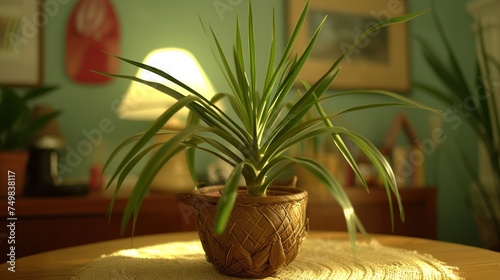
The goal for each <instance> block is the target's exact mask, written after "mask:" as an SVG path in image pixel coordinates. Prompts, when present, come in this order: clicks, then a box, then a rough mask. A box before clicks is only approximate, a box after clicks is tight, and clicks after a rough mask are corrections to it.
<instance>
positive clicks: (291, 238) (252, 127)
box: [102, 4, 432, 278]
mask: <svg viewBox="0 0 500 280" xmlns="http://www.w3.org/2000/svg"><path fill="white" fill-rule="evenodd" d="M307 9H308V4H306V5H305V7H304V10H303V12H302V14H301V16H300V19H299V20H298V22H297V24H296V27H295V30H294V32H293V34H292V36H291V38H290V40H289V42H288V43H287V44H286V47H285V50H284V51H283V53H282V54H281V56H279V57H278V56H277V46H276V44H277V43H276V42H277V36H276V20H275V18H274V17H273V21H272V25H271V26H272V30H271V32H272V45H271V48H270V51H269V58H268V60H267V70H266V71H265V73H264V76H265V79H264V80H263V81H262V83H260V81H259V82H258V81H257V76H258V75H257V71H259V70H258V69H257V67H256V54H255V44H256V43H255V41H254V25H253V18H254V17H253V13H252V7H251V4H250V5H249V13H248V33H247V35H248V36H247V40H246V42H245V41H244V40H243V36H242V33H241V31H240V25H239V23H238V22H237V23H236V42H235V45H234V49H233V53H232V54H231V55H227V54H225V53H224V51H223V48H222V46H221V45H220V41H219V39H218V37H217V36H216V35H215V32H214V31H213V30H212V29H211V28H205V31H206V33H207V36H208V37H210V38H212V39H213V45H214V48H213V49H212V51H213V53H214V54H216V59H217V62H218V64H219V66H220V68H221V70H222V72H223V73H224V75H225V78H226V80H227V82H228V84H229V86H230V88H231V93H219V94H216V95H215V96H214V97H213V98H212V99H211V100H207V99H205V98H204V97H203V95H202V93H199V92H196V91H194V90H193V89H191V88H190V87H189V86H188V85H186V84H184V83H183V82H182V81H179V80H176V79H175V78H173V77H172V76H170V75H169V74H168V73H165V72H162V71H160V70H158V69H155V68H153V67H150V66H148V65H144V64H142V63H139V62H135V61H132V60H129V59H126V58H121V57H119V59H121V60H122V61H124V62H127V63H130V64H132V65H134V66H137V67H140V68H143V69H145V70H147V71H150V72H152V73H155V74H158V75H160V76H162V77H164V78H166V79H168V80H170V81H172V82H174V83H175V84H177V85H179V86H181V87H182V88H184V89H186V90H187V91H189V92H190V93H191V94H190V95H183V94H180V93H179V92H177V91H175V90H173V89H170V88H168V87H166V86H165V85H163V84H159V83H155V82H150V81H146V80H142V79H139V78H136V77H134V76H128V75H119V74H106V75H110V76H113V77H119V78H125V79H129V80H134V81H137V82H140V83H143V84H145V85H149V86H151V87H153V88H155V89H157V90H159V91H161V92H163V93H165V94H168V95H169V96H172V97H173V98H175V99H176V100H177V102H176V103H175V104H174V105H173V106H172V107H170V108H168V109H167V110H166V111H165V112H164V113H163V114H162V115H161V116H160V117H158V118H157V119H156V120H155V121H154V122H153V124H152V125H151V126H150V128H149V129H148V130H147V131H145V132H144V133H141V134H139V135H135V136H132V137H130V138H129V139H127V140H125V141H124V142H123V143H122V144H121V145H119V146H118V147H117V148H116V149H115V150H114V151H113V153H112V154H111V155H110V157H109V158H108V160H107V162H106V163H105V165H104V168H103V172H104V171H105V170H106V169H108V168H109V166H110V163H111V162H112V161H113V160H114V159H115V157H116V156H117V155H118V154H119V153H120V152H122V150H123V149H124V148H126V147H127V146H128V145H129V144H133V145H132V147H131V148H130V149H129V150H128V151H127V152H126V153H125V155H124V157H123V158H122V160H121V161H120V162H119V163H118V165H117V167H116V170H115V171H114V172H113V173H112V175H111V176H110V180H109V182H108V184H107V187H109V186H111V185H112V184H113V183H114V182H115V181H116V188H115V197H116V194H117V193H118V191H119V189H120V186H121V184H122V182H123V180H124V179H125V178H126V176H127V175H128V174H129V173H130V171H131V170H132V168H133V167H134V166H135V165H136V164H137V162H139V161H140V160H141V159H142V158H144V156H145V155H146V154H147V153H148V152H149V151H151V150H152V149H153V148H158V150H157V152H156V153H155V154H154V155H152V156H151V157H150V158H149V160H148V162H147V163H146V165H145V166H144V169H143V170H142V172H141V173H140V175H139V178H138V181H137V184H136V185H135V188H134V189H133V191H132V194H131V196H130V198H129V201H128V204H127V207H126V210H125V212H124V215H123V220H122V228H123V229H124V228H125V226H126V224H127V222H128V221H129V219H130V218H131V216H133V217H134V218H133V223H134V225H135V222H136V218H137V213H138V211H139V208H140V205H141V202H142V201H143V199H144V196H145V195H146V193H147V191H148V188H149V186H150V183H151V182H152V180H153V178H154V177H155V175H156V173H157V172H158V170H159V169H160V168H161V167H162V165H163V164H164V163H165V162H167V161H168V160H169V159H170V158H171V157H172V156H173V155H175V154H177V153H179V152H181V151H186V157H187V162H188V165H189V169H190V171H191V174H192V176H193V182H194V183H193V188H195V186H196V182H197V180H196V176H195V170H194V161H195V151H196V150H201V151H205V152H207V153H209V154H211V155H213V156H214V157H216V158H219V159H221V160H223V161H225V162H227V163H228V164H230V165H231V166H233V167H234V169H233V171H232V173H231V174H230V176H229V177H228V179H227V182H226V183H225V185H224V186H214V187H203V188H197V189H196V190H194V191H193V194H192V195H190V196H189V197H190V198H189V200H190V201H191V203H192V205H193V207H195V208H196V212H197V228H198V232H199V236H200V239H201V242H202V245H203V248H204V250H205V253H206V255H207V259H208V261H209V262H211V263H212V264H213V265H214V266H215V267H216V268H217V269H218V270H219V271H220V272H222V273H224V274H227V275H231V276H238V277H248V278H257V277H265V276H269V275H272V274H274V273H276V272H278V271H280V270H281V269H282V268H283V267H284V266H285V265H287V264H288V263H290V262H291V261H292V260H293V259H294V258H295V256H296V255H297V252H298V251H299V248H300V244H301V242H302V239H303V238H304V235H305V233H306V231H307V221H306V218H305V206H306V202H307V193H306V192H305V191H303V190H301V189H298V188H293V187H273V186H271V185H272V183H273V181H274V180H275V179H276V178H278V176H279V175H280V174H282V173H283V172H284V171H285V170H287V169H288V168H290V167H293V166H294V165H300V166H302V167H304V168H305V169H306V170H307V171H309V172H310V173H311V174H313V175H314V176H315V177H316V178H317V179H318V180H319V181H320V182H322V183H323V184H324V185H325V186H326V187H327V189H328V191H329V192H330V194H331V195H333V197H334V198H335V199H336V201H337V202H338V203H339V204H340V205H341V207H342V208H343V209H344V213H345V218H346V222H347V227H348V231H349V236H350V238H351V241H352V244H353V246H354V244H355V239H356V232H357V231H358V230H359V231H361V232H363V233H365V234H366V232H365V231H364V229H363V227H362V225H361V222H360V221H359V220H358V218H357V216H356V213H355V211H354V209H353V207H352V205H351V203H350V201H349V198H348V197H347V195H346V193H345V192H344V190H343V188H342V185H341V184H340V183H339V182H338V181H337V180H336V179H335V178H334V176H332V174H331V173H330V172H329V171H328V170H327V169H326V168H325V167H324V166H323V165H322V164H320V163H318V162H317V161H315V160H313V159H310V158H307V157H300V156H297V157H293V156H290V155H288V154H287V153H286V152H287V151H288V150H289V149H290V148H291V147H293V146H294V145H296V144H299V143H301V142H303V141H306V140H307V139H312V138H314V137H317V136H320V135H330V137H331V140H332V141H333V142H334V143H335V145H336V147H338V149H339V150H340V151H341V153H342V155H343V156H344V157H345V158H346V160H347V161H348V162H349V164H350V166H351V167H352V168H353V169H354V172H355V173H356V174H357V175H358V176H359V177H360V178H359V179H360V181H361V182H364V180H363V178H362V177H361V176H360V172H359V169H358V167H357V165H356V162H355V160H354V159H353V157H352V155H351V153H350V152H349V150H348V149H347V148H346V145H345V144H344V142H343V140H342V138H341V135H342V137H347V138H349V139H350V140H351V141H352V142H354V143H355V144H356V145H357V146H358V147H359V149H360V150H361V151H363V152H364V153H365V155H366V156H367V158H369V159H370V160H371V161H372V162H373V163H374V165H375V166H376V167H377V169H378V171H379V172H380V173H381V175H382V177H383V178H384V184H385V188H386V190H387V193H388V194H389V195H394V196H395V197H396V198H397V201H398V204H399V207H400V215H401V218H403V211H402V207H401V202H400V197H399V194H398V190H397V186H396V182H395V179H394V174H393V172H392V170H391V168H390V166H389V164H388V163H387V161H386V159H385V158H384V156H383V155H382V154H381V153H380V152H379V151H378V150H377V148H376V147H375V146H374V145H373V144H372V143H371V142H370V141H369V140H368V139H366V138H365V137H363V136H362V135H360V134H358V133H356V132H353V131H350V130H348V129H347V128H345V127H341V126H336V125H335V124H334V123H333V122H332V119H333V118H334V117H335V115H328V114H327V113H326V112H325V111H324V110H323V105H322V103H323V102H328V101H330V102H331V101H332V100H335V98H336V97H339V96H346V95H350V96H353V98H355V97H359V96H363V95H373V96H382V97H384V98H387V97H388V98H390V99H392V100H394V101H393V102H387V99H384V100H385V101H381V102H380V103H376V104H370V105H365V104H364V105H359V106H354V107H352V108H349V109H347V110H345V111H343V112H341V113H340V114H343V113H348V112H352V111H357V110H364V109H368V108H376V107H384V106H394V105H402V106H406V107H413V108H426V109H430V108H428V107H426V106H424V105H421V104H419V103H416V102H414V101H412V100H410V99H408V98H405V97H402V96H401V95H398V94H394V93H391V92H385V91H375V90H373V91H371V90H359V91H349V92H339V93H336V94H332V95H328V96H327V97H323V94H324V93H325V92H326V91H327V89H328V87H329V85H330V84H331V83H332V82H333V81H334V79H335V77H336V76H337V75H338V74H339V72H340V68H339V65H340V63H341V61H342V60H343V59H344V58H345V57H346V56H347V55H349V54H350V51H351V50H352V49H353V48H354V46H355V45H353V46H352V47H351V49H349V50H348V51H346V53H344V54H343V55H342V56H341V57H340V58H339V59H337V60H336V61H335V62H334V63H333V64H332V66H331V68H330V69H329V70H328V71H327V72H326V73H325V74H324V75H323V76H321V77H319V78H318V81H317V82H316V83H314V84H313V85H307V84H305V85H304V86H305V88H306V90H305V92H304V93H303V95H302V96H301V97H300V99H299V100H298V101H296V102H295V104H293V106H291V108H287V106H286V104H287V102H289V101H288V100H287V96H288V95H289V93H290V92H291V90H292V88H293V86H294V84H295V80H296V77H297V75H298V73H299V71H300V69H301V67H302V65H303V64H304V63H305V61H306V60H307V59H308V56H309V54H310V53H311V50H312V48H313V46H314V44H315V41H316V39H317V38H318V34H319V32H320V30H321V26H322V24H321V25H320V26H319V27H318V29H317V30H316V32H315V33H314V35H313V37H312V39H311V41H310V43H309V44H308V46H307V47H306V49H305V51H304V52H303V53H302V54H300V55H295V56H292V54H291V49H292V46H293V44H294V42H295V40H296V38H297V34H298V33H299V30H300V28H301V26H302V24H303V23H304V20H305V17H306V14H307ZM421 13H422V12H420V13H415V14H410V15H406V16H402V17H398V18H393V19H389V20H386V21H383V22H379V23H378V24H376V25H374V26H373V27H371V28H370V29H369V30H368V31H367V32H366V33H365V34H364V35H363V36H362V37H360V38H359V40H358V42H360V41H363V39H364V38H366V36H367V35H368V34H370V32H373V31H375V30H377V29H379V28H382V27H384V26H387V25H389V24H393V23H397V22H404V21H408V20H411V19H413V18H415V17H417V16H418V15H420V14H421ZM244 43H246V44H248V50H246V51H245V50H244V47H243V45H244ZM230 57H232V58H233V63H234V65H232V66H231V65H230V62H229V58H230ZM102 74H105V73H102ZM258 85H260V87H258ZM222 99H226V100H227V101H228V102H229V104H230V108H231V109H232V111H233V113H234V115H235V116H231V115H229V113H228V112H227V111H223V110H221V109H220V107H219V105H218V102H219V101H220V100H222ZM183 107H187V108H188V109H189V111H190V114H189V117H188V120H187V125H186V128H185V129H183V130H181V131H168V130H163V129H162V126H163V125H164V124H165V123H166V122H167V121H168V120H169V118H170V117H171V116H172V115H174V114H175V113H176V112H177V111H178V110H180V109H181V108H183ZM430 110H432V109H430ZM308 111H316V112H318V113H319V117H317V118H313V119H311V120H308V121H305V120H304V116H305V115H306V114H307V113H308ZM337 115H338V114H337ZM158 133H160V134H162V133H166V134H172V135H173V137H172V138H171V139H170V140H169V141H167V142H165V143H161V144H153V145H150V146H148V141H149V140H150V139H151V138H152V137H153V136H154V135H155V134H158ZM240 177H243V178H244V180H245V182H246V185H245V186H239V185H238V182H239V179H240ZM364 186H365V187H366V188H368V187H367V185H366V183H365V182H364ZM184 197H186V196H184ZM389 201H391V200H389ZM113 202H114V198H113V200H112V202H111V204H110V209H112V207H113ZM391 209H392V206H391ZM391 218H392V217H391ZM252 234H256V235H252Z"/></svg>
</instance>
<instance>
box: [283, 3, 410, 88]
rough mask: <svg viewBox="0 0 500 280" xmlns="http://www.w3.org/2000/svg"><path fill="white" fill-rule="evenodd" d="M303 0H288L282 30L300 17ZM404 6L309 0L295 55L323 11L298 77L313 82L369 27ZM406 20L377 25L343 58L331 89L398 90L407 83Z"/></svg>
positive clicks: (398, 13) (397, 13)
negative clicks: (285, 22)
mask: <svg viewBox="0 0 500 280" xmlns="http://www.w3.org/2000/svg"><path fill="white" fill-rule="evenodd" d="M305 3H306V1H305V0H300V1H296V0H294V1H287V32H288V36H290V35H291V34H292V32H293V26H295V24H296V22H297V21H298V19H299V17H300V13H301V12H302V9H303V7H304V5H305ZM406 11H407V3H406V1H405V0H353V1H331V0H312V1H310V4H309V12H308V15H307V18H306V20H305V22H304V25H303V26H302V30H301V32H300V34H299V36H298V38H297V42H296V44H295V49H294V50H293V52H292V54H297V55H300V54H302V52H303V50H304V49H305V47H306V46H307V44H308V43H309V40H310V39H311V37H312V35H313V34H314V32H315V31H316V28H317V26H318V25H319V24H320V23H321V21H322V20H323V19H324V17H325V16H327V19H326V22H325V24H324V26H323V29H322V31H321V33H320V36H319V38H318V40H317V42H316V45H315V47H314V49H313V51H312V53H311V55H310V57H309V61H308V62H307V63H306V64H305V65H304V68H303V69H302V72H301V73H300V75H299V77H298V79H297V82H298V83H300V84H302V82H301V81H307V82H308V83H309V84H313V83H314V82H316V81H317V80H318V79H319V78H320V77H321V75H322V74H324V73H325V72H326V71H327V70H328V68H329V67H330V66H331V65H332V64H333V63H334V61H335V60H336V59H337V58H338V57H339V56H340V55H341V54H342V53H343V52H344V51H345V50H346V49H348V48H349V46H351V45H352V44H353V43H354V41H355V40H357V38H359V37H360V36H361V34H363V33H364V32H365V31H366V30H367V29H368V28H370V27H371V26H373V25H374V24H376V23H378V22H380V21H383V20H385V19H387V18H392V17H396V16H401V15H403V14H405V13H406ZM408 60H409V58H408V42H407V26H406V24H396V25H391V26H389V27H385V28H382V29H379V30H377V31H375V32H374V33H372V34H371V35H370V36H368V37H367V38H366V39H365V40H364V41H363V42H361V43H360V44H359V45H358V46H357V47H356V48H355V49H354V50H353V52H352V53H351V55H349V56H347V57H346V59H345V60H344V61H343V62H342V64H341V67H342V70H341V71H340V73H339V75H338V76H337V78H336V79H335V80H334V81H333V83H332V85H331V88H332V89H354V88H356V89H385V90H392V91H396V92H400V93H404V92H407V91H408V90H409V88H410V76H409V62H408Z"/></svg>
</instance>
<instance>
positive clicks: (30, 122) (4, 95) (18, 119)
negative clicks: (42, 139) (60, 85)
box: [0, 86, 60, 150]
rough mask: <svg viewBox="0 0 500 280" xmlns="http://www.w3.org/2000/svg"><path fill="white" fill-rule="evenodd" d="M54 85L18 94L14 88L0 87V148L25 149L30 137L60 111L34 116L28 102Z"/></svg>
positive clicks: (47, 92)
mask: <svg viewBox="0 0 500 280" xmlns="http://www.w3.org/2000/svg"><path fill="white" fill-rule="evenodd" d="M55 89H56V87H40V88H33V89H28V90H26V91H25V92H24V94H22V95H21V94H18V93H16V92H15V91H14V89H12V88H10V87H6V86H2V87H0V150H22V149H26V148H27V146H28V144H29V141H30V140H31V138H32V137H33V136H34V135H35V134H36V133H37V132H38V131H40V130H41V129H42V128H44V127H45V126H46V125H47V124H48V123H49V122H50V121H51V120H52V119H53V118H55V117H56V116H57V115H58V114H59V113H60V112H53V113H49V114H46V115H43V116H39V117H37V118H34V117H33V116H32V109H31V107H30V106H29V102H30V101H31V100H33V99H36V98H39V97H41V96H44V95H46V94H49V93H50V92H52V91H53V90H55Z"/></svg>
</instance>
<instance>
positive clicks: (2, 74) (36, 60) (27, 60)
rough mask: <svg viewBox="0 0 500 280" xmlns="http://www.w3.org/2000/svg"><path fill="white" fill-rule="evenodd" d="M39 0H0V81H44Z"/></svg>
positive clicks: (43, 21) (25, 83)
mask: <svg viewBox="0 0 500 280" xmlns="http://www.w3.org/2000/svg"><path fill="white" fill-rule="evenodd" d="M42 7H43V5H42V2H41V0H0V85H8V86H19V87H35V86H40V85H41V84H42V81H43V27H44V25H45V24H46V20H48V19H47V17H46V15H45V14H44V12H43V9H42Z"/></svg>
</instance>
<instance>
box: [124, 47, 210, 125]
mask: <svg viewBox="0 0 500 280" xmlns="http://www.w3.org/2000/svg"><path fill="white" fill-rule="evenodd" d="M143 63H144V64H146V65H149V66H152V67H155V68H157V69H160V70H162V71H163V72H165V73H167V74H169V75H171V76H173V77H174V78H176V79H177V80H179V81H181V82H183V83H184V84H186V85H188V86H189V87H191V88H192V89H194V90H195V91H197V92H199V93H200V94H202V95H203V96H204V97H206V98H207V99H210V98H212V96H213V95H214V94H215V91H214V88H213V86H212V83H211V82H210V81H209V80H208V78H207V76H206V75H205V72H204V71H203V69H202V68H201V66H200V65H199V63H198V61H197V60H196V58H195V57H194V56H193V55H192V54H191V53H189V52H188V51H186V50H183V49H177V48H165V49H157V50H154V51H152V52H151V53H149V54H148V55H147V57H146V58H145V59H144V62H143ZM136 76H137V77H139V78H141V79H143V80H147V81H154V82H158V83H162V84H164V85H166V86H168V87H170V88H172V89H174V90H176V91H178V92H179V93H181V94H183V95H188V94H190V93H189V92H188V91H187V90H185V89H183V88H181V87H179V86H178V85H176V84H174V83H172V82H170V81H168V80H167V79H165V78H163V77H161V76H159V75H156V74H154V73H152V72H150V71H147V70H144V69H142V68H141V69H140V70H139V71H138V72H137V75H136ZM175 102H176V100H175V99H174V98H172V97H170V96H168V95H167V94H166V93H163V92H160V91H158V90H156V89H153V88H152V87H150V86H147V85H144V84H142V83H139V82H135V81H133V82H131V83H130V86H129V88H128V90H127V93H126V95H125V97H124V98H123V100H122V102H121V103H120V106H119V108H118V116H119V117H120V118H123V119H132V120H153V119H156V118H157V117H158V116H160V115H161V114H162V113H163V112H165V110H167V109H168V108H169V107H170V106H172V105H173V104H174V103H175ZM187 114H188V109H186V108H184V109H183V110H181V111H180V112H179V113H177V114H176V115H175V116H174V117H173V118H172V119H171V120H170V121H169V122H168V123H167V125H166V127H173V128H175V127H183V126H184V124H185V121H186V118H187Z"/></svg>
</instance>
